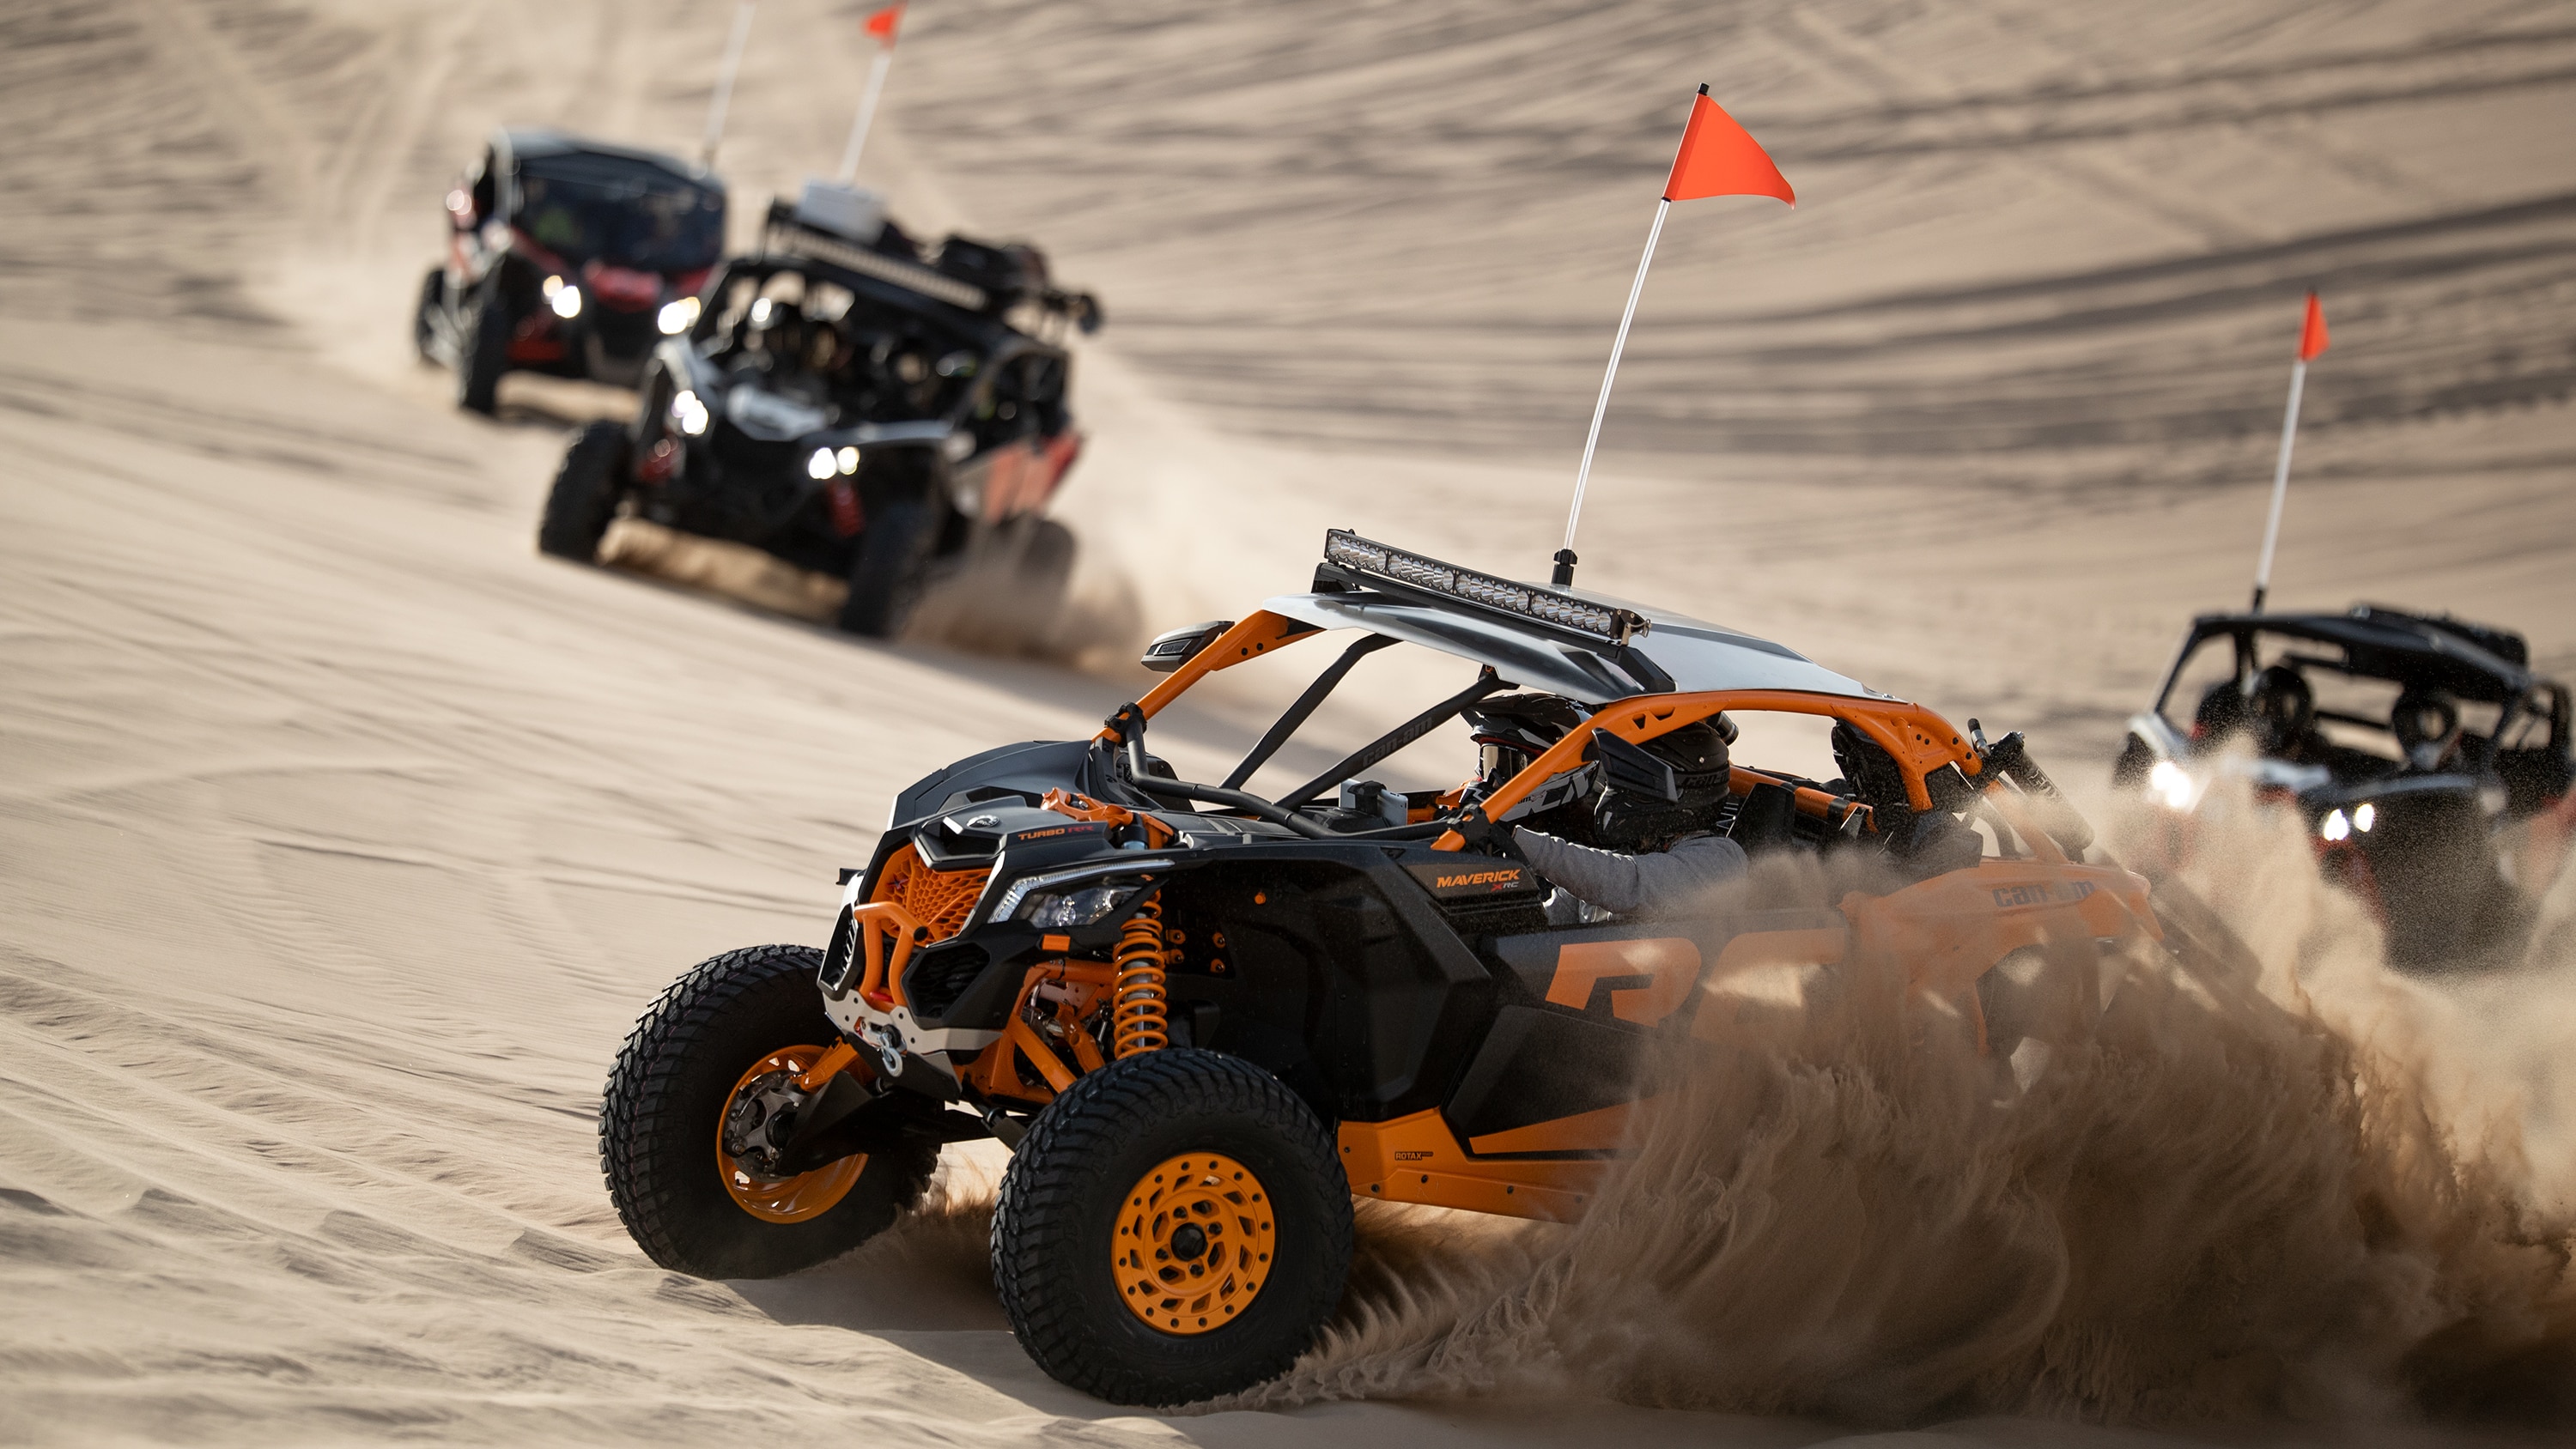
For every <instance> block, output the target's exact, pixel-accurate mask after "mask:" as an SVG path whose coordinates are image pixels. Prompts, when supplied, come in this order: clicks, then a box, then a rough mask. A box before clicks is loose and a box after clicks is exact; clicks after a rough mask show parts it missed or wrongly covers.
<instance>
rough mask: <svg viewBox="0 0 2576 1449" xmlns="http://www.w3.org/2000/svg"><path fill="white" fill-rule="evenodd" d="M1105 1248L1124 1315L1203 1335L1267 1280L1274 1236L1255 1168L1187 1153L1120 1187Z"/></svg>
mask: <svg viewBox="0 0 2576 1449" xmlns="http://www.w3.org/2000/svg"><path fill="white" fill-rule="evenodd" d="M1111 1249H1112V1252H1113V1253H1114V1255H1115V1256H1114V1259H1113V1261H1112V1263H1111V1271H1112V1272H1113V1274H1114V1275H1115V1276H1116V1278H1117V1280H1118V1299H1119V1301H1120V1302H1122V1303H1124V1304H1126V1305H1127V1311H1128V1312H1130V1313H1133V1314H1135V1315H1136V1316H1137V1317H1138V1318H1140V1319H1143V1320H1144V1321H1145V1322H1147V1323H1149V1324H1151V1325H1153V1326H1154V1327H1155V1328H1157V1329H1160V1330H1161V1331H1163V1332H1165V1333H1177V1334H1195V1333H1209V1332H1213V1331H1215V1330H1216V1329H1219V1328H1223V1327H1224V1326H1225V1325H1227V1324H1229V1323H1231V1322H1233V1321H1234V1320H1236V1319H1237V1318H1240V1317H1242V1316H1243V1311H1244V1310H1245V1309H1246V1308H1249V1307H1251V1306H1252V1300H1253V1299H1254V1298H1256V1297H1258V1296H1259V1295H1260V1293H1261V1285H1263V1284H1265V1283H1267V1282H1269V1281H1270V1269H1271V1259H1272V1257H1273V1256H1274V1255H1276V1254H1277V1252H1278V1251H1279V1233H1278V1230H1277V1229H1276V1227H1274V1226H1273V1221H1272V1215H1271V1212H1270V1194H1269V1192H1268V1190H1267V1189H1265V1188H1263V1187H1262V1185H1261V1179H1260V1178H1258V1177H1255V1176H1254V1175H1253V1173H1252V1169H1250V1168H1248V1167H1245V1166H1244V1165H1243V1164H1242V1163H1240V1162H1237V1161H1235V1160H1234V1159H1233V1158H1231V1157H1224V1156H1220V1155H1219V1154H1217V1153H1213V1152H1187V1153H1183V1154H1182V1155H1180V1156H1178V1157H1173V1158H1167V1159H1165V1160H1164V1161H1163V1162H1162V1163H1161V1165H1159V1166H1157V1167H1155V1168H1154V1170H1152V1171H1151V1172H1148V1173H1146V1174H1145V1175H1144V1176H1143V1177H1140V1178H1138V1179H1137V1180H1136V1185H1135V1186H1134V1187H1131V1188H1129V1189H1128V1190H1127V1198H1126V1201H1124V1202H1122V1203H1120V1204H1119V1208H1118V1230H1117V1232H1116V1233H1115V1234H1114V1235H1113V1238H1112V1243H1111Z"/></svg>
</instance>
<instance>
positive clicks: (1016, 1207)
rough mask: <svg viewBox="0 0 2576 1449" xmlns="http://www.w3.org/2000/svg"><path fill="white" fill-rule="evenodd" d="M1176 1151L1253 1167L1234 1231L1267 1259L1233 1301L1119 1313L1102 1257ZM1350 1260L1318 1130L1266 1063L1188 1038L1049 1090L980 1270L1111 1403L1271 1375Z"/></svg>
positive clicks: (1115, 1256)
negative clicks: (1156, 1317)
mask: <svg viewBox="0 0 2576 1449" xmlns="http://www.w3.org/2000/svg"><path fill="white" fill-rule="evenodd" d="M1178 1159H1190V1160H1192V1161H1193V1163H1194V1165H1196V1164H1204V1163H1207V1162H1210V1161H1212V1160H1213V1161H1216V1162H1219V1163H1222V1164H1223V1165H1224V1167H1225V1168H1226V1173H1225V1175H1226V1176H1228V1177H1232V1176H1234V1170H1235V1169H1237V1168H1240V1169H1241V1170H1242V1171H1243V1172H1244V1174H1245V1175H1246V1177H1247V1178H1248V1179H1249V1180H1250V1181H1251V1182H1257V1184H1258V1187H1259V1189H1260V1197H1259V1200H1258V1201H1253V1200H1252V1199H1251V1195H1250V1193H1249V1192H1246V1193H1245V1194H1243V1195H1242V1200H1241V1204H1240V1205H1241V1207H1242V1209H1243V1213H1244V1216H1243V1218H1242V1220H1241V1222H1240V1228H1241V1230H1242V1231H1241V1233H1238V1234H1237V1237H1238V1239H1240V1238H1241V1237H1243V1236H1245V1235H1266V1236H1263V1246H1265V1247H1266V1248H1267V1249H1268V1253H1269V1261H1268V1262H1267V1263H1266V1265H1264V1264H1261V1263H1258V1262H1255V1263H1253V1264H1252V1269H1253V1271H1254V1272H1255V1273H1256V1274H1257V1273H1260V1272H1262V1271H1264V1269H1265V1267H1266V1272H1267V1275H1268V1276H1267V1278H1266V1279H1264V1280H1261V1281H1259V1283H1258V1287H1257V1290H1255V1291H1253V1292H1252V1293H1251V1294H1250V1297H1249V1302H1240V1305H1239V1311H1238V1312H1237V1313H1236V1314H1234V1315H1232V1316H1230V1317H1225V1318H1222V1319H1220V1320H1219V1321H1216V1322H1214V1323H1212V1324H1211V1326H1209V1327H1206V1328H1203V1329H1202V1328H1200V1327H1199V1326H1198V1320H1196V1319H1193V1320H1191V1321H1190V1322H1189V1323H1188V1324H1187V1325H1186V1326H1185V1328H1184V1331H1180V1332H1170V1331H1166V1330H1165V1329H1164V1328H1163V1327H1159V1326H1154V1325H1149V1324H1148V1323H1147V1322H1146V1321H1145V1318H1144V1317H1143V1316H1142V1314H1141V1313H1139V1312H1137V1311H1131V1309H1130V1307H1129V1302H1128V1300H1127V1299H1126V1298H1124V1297H1122V1289H1121V1287H1120V1273H1119V1266H1118V1265H1119V1260H1120V1255H1121V1254H1122V1253H1124V1252H1126V1251H1129V1250H1130V1249H1131V1248H1132V1247H1133V1246H1134V1244H1135V1242H1136V1240H1135V1239H1134V1238H1132V1237H1130V1236H1129V1235H1128V1233H1127V1231H1126V1230H1125V1228H1126V1223H1127V1221H1129V1220H1133V1219H1136V1218H1137V1215H1138V1213H1139V1212H1140V1204H1142V1203H1144V1201H1145V1198H1146V1196H1147V1195H1148V1194H1149V1193H1150V1192H1151V1191H1152V1190H1153V1188H1154V1180H1155V1175H1156V1173H1157V1171H1158V1170H1159V1169H1162V1168H1164V1167H1166V1166H1168V1165H1169V1164H1171V1163H1172V1162H1174V1161H1175V1160H1178ZM1350 1261H1351V1198H1350V1184H1349V1182H1348V1180H1347V1179H1346V1178H1345V1176H1344V1174H1343V1172H1342V1168H1341V1162H1340V1159H1339V1157H1338V1156H1337V1155H1336V1154H1335V1152H1334V1149H1333V1137H1332V1134H1331V1133H1330V1132H1329V1131H1328V1130H1327V1129H1326V1128H1325V1126H1324V1124H1323V1123H1322V1122H1321V1121H1319V1120H1317V1118H1316V1116H1315V1114H1314V1113H1313V1112H1312V1111H1311V1110H1309V1109H1308V1108H1307V1106H1306V1104H1305V1103H1304V1102H1303V1101H1300V1100H1299V1099H1298V1098H1297V1096H1296V1094H1294V1093H1292V1092H1290V1091H1289V1090H1288V1089H1287V1087H1285V1086H1283V1085H1282V1084H1281V1083H1280V1081H1279V1079H1278V1078H1276V1077H1273V1076H1271V1075H1270V1074H1269V1073H1267V1072H1264V1071H1262V1070H1261V1069H1260V1068H1258V1067H1255V1066H1253V1065H1251V1064H1250V1063H1248V1062H1244V1061H1242V1060H1240V1059H1238V1058H1234V1057H1228V1056H1221V1055H1219V1054H1217V1053H1215V1052H1208V1051H1199V1050H1195V1049H1192V1048H1188V1047H1169V1048H1165V1049H1164V1050H1161V1051H1154V1052H1146V1053H1144V1054H1142V1055H1140V1056H1133V1057H1128V1058H1125V1059H1123V1060H1120V1061H1116V1062H1112V1063H1110V1064H1109V1065H1108V1066H1107V1067H1104V1068H1102V1069H1100V1070H1098V1071H1095V1072H1092V1073H1090V1074H1088V1075H1086V1076H1084V1077H1083V1078H1082V1079H1081V1080H1080V1081H1077V1082H1076V1083H1074V1085H1073V1088H1072V1090H1070V1091H1068V1092H1066V1093H1065V1094H1064V1095H1063V1096H1061V1097H1058V1098H1056V1100H1055V1101H1054V1102H1053V1103H1052V1104H1050V1105H1049V1106H1048V1107H1047V1109H1046V1110H1045V1111H1044V1112H1041V1113H1040V1114H1038V1118H1037V1121H1036V1122H1035V1123H1034V1124H1033V1125H1032V1126H1031V1127H1030V1129H1029V1134H1028V1136H1027V1137H1026V1138H1025V1139H1023V1140H1022V1141H1021V1143H1020V1146H1019V1150H1018V1152H1017V1153H1016V1154H1014V1155H1013V1157H1012V1158H1011V1165H1010V1168H1009V1170H1008V1171H1006V1172H1005V1173H1004V1174H1003V1176H1002V1190H1001V1198H1000V1201H999V1203H998V1204H997V1206H996V1208H995V1211H994V1214H993V1282H994V1286H995V1287H996V1288H997V1289H998V1290H999V1291H1000V1294H1001V1299H1002V1306H1003V1308H1004V1309H1005V1310H1006V1311H1007V1312H1008V1313H1009V1314H1010V1316H1011V1326H1012V1328H1013V1329H1014V1330H1016V1331H1017V1333H1018V1334H1019V1339H1020V1345H1021V1347H1023V1348H1025V1349H1026V1350H1027V1351H1028V1354H1029V1357H1031V1358H1032V1359H1035V1360H1036V1361H1037V1364H1038V1367H1040V1368H1042V1369H1044V1370H1046V1371H1047V1372H1048V1373H1049V1374H1051V1375H1053V1376H1054V1377H1055V1378H1056V1379H1058V1380H1060V1381H1061V1382H1063V1383H1066V1384H1069V1385H1071V1386H1072V1387H1074V1388H1077V1389H1080V1390H1082V1391H1083V1392H1085V1393H1088V1394H1092V1395H1095V1396H1097V1397H1099V1398H1103V1399H1107V1400H1108V1401H1110V1402H1111V1403H1117V1404H1180V1403H1188V1402H1192V1401H1194V1400H1198V1399H1205V1398H1209V1397H1211V1396H1213V1395H1217V1394H1224V1393H1231V1392H1234V1391H1236V1390H1240V1389H1247V1388H1250V1387H1252V1386H1253V1385H1254V1384H1257V1383H1260V1382H1262V1381H1263V1380H1265V1379H1270V1378H1274V1377H1276V1376H1277V1375H1279V1374H1280V1373H1281V1372H1283V1371H1285V1370H1286V1369H1287V1367H1288V1366H1289V1365H1290V1364H1291V1363H1293V1362H1295V1361H1296V1358H1297V1355H1298V1354H1300V1353H1302V1352H1304V1351H1305V1349H1306V1347H1307V1345H1309V1344H1311V1343H1312V1342H1313V1341H1314V1338H1315V1334H1316V1331H1317V1330H1318V1329H1320V1328H1321V1327H1322V1326H1323V1324H1324V1321H1325V1320H1326V1318H1328V1317H1329V1316H1330V1315H1331V1313H1332V1311H1333V1307H1334V1305H1335V1304H1336V1303H1337V1302H1339V1301H1340V1299H1341V1296H1342V1285H1343V1279H1344V1277H1345V1276H1346V1275H1347V1274H1348V1272H1349V1269H1350ZM1194 1287H1195V1285H1194ZM1239 1300H1240V1295H1238V1301H1239ZM1200 1311H1201V1312H1206V1311H1207V1310H1205V1309H1202V1310H1200Z"/></svg>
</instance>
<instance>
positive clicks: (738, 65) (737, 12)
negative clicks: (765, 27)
mask: <svg viewBox="0 0 2576 1449" xmlns="http://www.w3.org/2000/svg"><path fill="white" fill-rule="evenodd" d="M756 8H758V7H757V5H756V3H755V0H741V3H740V4H738V5H736V6H734V9H733V34H731V35H729V36H727V37H726V38H725V48H724V59H723V60H722V61H720V62H718V63H717V65H716V92H715V94H714V95H713V96H712V97H710V98H709V99H708V101H707V141H706V147H705V150H706V156H705V159H704V160H703V161H702V162H701V163H700V164H702V165H706V166H713V165H715V164H716V147H717V145H718V144H719V143H721V142H722V141H723V140H724V123H725V107H727V106H728V105H731V104H732V102H733V78H734V73H735V72H736V71H739V70H741V69H742V48H743V45H744V44H745V43H746V42H748V41H749V40H750V39H751V12H752V11H753V10H754V9H756Z"/></svg>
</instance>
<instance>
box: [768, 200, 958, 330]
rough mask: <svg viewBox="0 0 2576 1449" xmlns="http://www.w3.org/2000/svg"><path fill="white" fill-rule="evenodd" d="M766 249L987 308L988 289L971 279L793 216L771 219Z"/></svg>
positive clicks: (940, 297) (955, 301) (778, 254)
mask: <svg viewBox="0 0 2576 1449" xmlns="http://www.w3.org/2000/svg"><path fill="white" fill-rule="evenodd" d="M765 249H766V250H767V251H769V252H770V253H772V254H773V255H777V256H787V257H805V258H808V259H810V260H813V261H818V262H830V263H831V264H832V265H834V266H836V267H847V268H849V269H850V270H851V271H854V272H857V273H858V274H859V275H861V276H863V277H874V278H876V279H877V280H878V281H880V282H892V283H894V284H895V285H896V286H898V287H904V288H909V289H910V290H912V291H915V292H919V293H920V294H922V295H923V296H925V297H936V298H938V299H939V300H940V301H942V302H946V303H948V304H949V305H951V306H954V307H963V308H965V309H966V310H967V311H969V312H981V311H983V310H984V302H985V297H984V289H983V288H981V287H978V286H976V285H974V284H973V283H971V282H961V281H958V280H957V279H956V278H955V277H951V276H948V275H946V274H945V273H942V272H934V271H932V270H931V269H930V268H928V267H917V266H914V265H912V264H911V263H909V262H903V261H897V260H896V259H895V258H893V257H890V256H887V255H885V254H884V253H883V252H872V251H869V250H868V249H867V248H865V247H854V246H852V245H850V244H849V243H848V242H845V241H842V240H840V239H839V238H837V237H832V236H826V235H824V234H823V233H821V232H818V231H816V230H814V229H813V228H812V227H809V226H803V225H800V224H798V223H797V222H795V221H794V220H792V219H791V220H779V219H777V218H775V217H773V218H772V219H771V221H770V223H769V235H768V236H767V238H765Z"/></svg>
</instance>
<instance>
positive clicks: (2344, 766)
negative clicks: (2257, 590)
mask: <svg viewBox="0 0 2576 1449" xmlns="http://www.w3.org/2000/svg"><path fill="white" fill-rule="evenodd" d="M2231 745H2235V746H2238V747H2239V749H2238V751H2234V752H2232V751H2231V750H2230V749H2229V746H2231ZM2230 771H2234V772H2237V773H2241V774H2243V775H2245V776H2247V777H2248V781H2249V783H2250V784H2251V786H2252V789H2253V792H2254V794H2255V796H2256V798H2258V799H2261V800H2267V801H2271V802H2273V803H2277V804H2280V805H2282V806H2285V807H2288V808H2291V809H2295V810H2296V811H2298V813H2299V815H2300V817H2301V819H2302V820H2303V821H2304V823H2305V824H2306V826H2307V829H2308V839H2309V842H2310V844H2311V845H2312V846H2313V847H2314V849H2315V850H2316V852H2317V856H2318V861H2319V864H2320V865H2321V866H2322V867H2323V868H2324V870H2325V872H2326V874H2327V876H2328V877H2329V878H2330V879H2333V880H2335V881H2337V882H2338V883H2340V884H2343V885H2345V886H2348V887H2350V888H2351V889H2352V890H2353V891H2354V892H2355V893H2356V894H2358V895H2359V896H2360V897H2361V898H2362V900H2363V901H2364V902H2365V903H2366V904H2367V905H2369V907H2370V908H2371V910H2372V911H2373V913H2374V914H2375V915H2376V916H2377V917H2378V918H2379V919H2380V921H2381V922H2382V924H2383V925H2384V926H2385V927H2386V929H2387V953H2388V959H2389V961H2390V962H2391V963H2392V964H2395V965H2399V966H2413V967H2423V966H2434V965H2442V964H2457V963H2462V962H2467V961H2471V960H2475V959H2478V958H2482V957H2487V956H2491V955H2492V954H2494V953H2495V952H2497V951H2499V950H2509V949H2511V947H2512V946H2513V945H2514V944H2515V943H2517V942H2518V941H2519V940H2520V939H2521V934H2522V929H2523V927H2525V926H2526V925H2527V924H2528V923H2529V921H2530V919H2531V916H2532V912H2533V908H2534V906H2535V905H2536V904H2537V902H2538V901H2539V899H2540V897H2541V896H2542V894H2543V893H2544V892H2545V891H2547V889H2548V888H2549V884H2550V882H2551V881H2552V880H2553V879H2554V878H2555V877H2556V876H2557V874H2558V871H2559V869H2560V866H2561V864H2562V863H2563V861H2564V860H2565V858H2566V852H2567V842H2568V834H2569V829H2570V826H2571V825H2576V797H2571V796H2570V794H2569V786H2570V785H2571V783H2576V757H2571V743H2570V739H2569V697H2568V689H2567V686H2566V685H2564V684H2562V683H2560V682H2558V681H2557V680H2554V679H2549V678H2546V677H2544V676H2542V675H2539V674H2536V673H2534V672H2533V671H2532V668H2531V650H2530V646H2529V645H2528V644H2527V643H2526V642H2525V641H2524V639H2523V637H2522V636H2521V635H2520V634H2517V633H2514V632H2513V631H2511V630H2509V629H2499V628H2495V627H2493V626H2490V625H2484V624H2473V623H2470V622H2468V621H2467V620H2464V619H2455V618H2452V617H2451V616H2449V615H2428V614H2420V613H2411V612H2408V611H2406V610H2402V609H2391V608H2387V607H2385V606H2381V605H2373V604H2356V605H2354V606H2353V607H2352V608H2351V609H2350V610H2348V611H2346V612H2344V613H2340V614H2262V613H2254V614H2204V615H2202V616H2201V617H2199V618H2197V619H2194V620H2193V621H2192V625H2191V632H2190V633H2189V634H2187V635H2186V636H2185V637H2184V639H2183V644H2182V649H2181V652H2180V653H2179V654H2178V655H2177V656H2176V657H2175V659H2174V663H2173V667H2172V669H2170V670H2169V671H2167V673H2166V675H2165V683H2164V688H2163V689H2162V690H2161V691H2159V692H2158V694H2157V695H2156V702H2155V705H2154V707H2153V708H2151V709H2148V710H2145V711H2142V712H2141V713H2139V714H2137V715H2135V716H2133V717H2132V718H2131V719H2130V721H2129V738H2128V743H2127V746H2126V747H2125V748H2124V749H2123V750H2122V752H2121V755H2120V758H2119V761H2118V763H2117V765H2115V766H2114V768H2113V783H2114V784H2116V785H2119V786H2121V787H2123V788H2125V789H2129V790H2135V791H2139V792H2141V793H2143V794H2144V795H2145V797H2146V798H2147V800H2148V801H2149V802H2150V804H2151V805H2152V806H2153V807H2154V808H2155V812H2156V814H2157V816H2158V817H2161V819H2162V821H2163V824H2162V826H2161V828H2160V829H2158V830H2156V831H2155V832H2154V835H2155V837H2156V838H2155V839H2153V840H2151V841H2149V842H2148V850H2147V852H2146V855H2145V856H2144V857H2142V863H2144V864H2147V865H2148V866H2149V867H2150V869H2151V870H2153V869H2155V868H2157V867H2171V866H2178V865H2180V864H2182V863H2183V862H2184V861H2185V860H2187V859H2188V858H2189V856H2190V853H2191V849H2192V846H2193V837H2194V835H2195V833H2196V829H2197V822H2198V821H2199V819H2200V818H2201V816H2202V815H2203V814H2204V813H2205V811H2206V809H2207V807H2208V805H2209V802H2210V800H2211V791H2210V786H2211V785H2212V783H2213V782H2214V781H2215V780H2216V778H2217V777H2218V776H2219V775H2220V774H2222V773H2225V772H2230Z"/></svg>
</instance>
